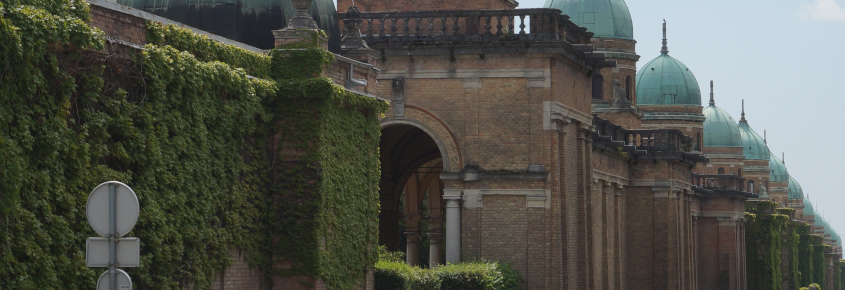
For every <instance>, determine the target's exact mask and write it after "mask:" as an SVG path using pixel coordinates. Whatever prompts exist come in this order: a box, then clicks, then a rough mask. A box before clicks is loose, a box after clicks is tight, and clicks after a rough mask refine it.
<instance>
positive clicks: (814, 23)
mask: <svg viewBox="0 0 845 290" xmlns="http://www.w3.org/2000/svg"><path fill="white" fill-rule="evenodd" d="M517 1H518V2H519V3H520V5H519V7H518V8H538V7H543V5H544V4H545V2H546V1H545V0H521V1H520V0H517ZM626 2H627V4H628V9H629V10H630V12H631V18H632V19H633V22H634V39H636V40H637V53H638V54H639V55H640V56H641V58H640V61H639V62H638V67H642V66H644V65H645V64H646V63H648V62H649V61H650V60H652V59H654V58H655V57H657V56H658V55H659V53H660V47H661V39H662V23H663V19H666V21H667V23H668V29H667V30H668V42H669V51H670V52H669V55H671V56H673V57H674V58H676V59H678V60H680V61H681V62H683V63H684V64H686V66H687V67H689V69H690V70H691V71H692V72H693V73H694V74H695V77H696V79H697V80H698V83H699V87H700V88H701V93H702V97H703V99H702V104H704V105H707V102H708V100H709V87H710V85H709V82H710V80H713V81H714V82H715V100H716V105H717V106H719V107H720V108H722V109H723V110H725V111H727V112H728V113H730V114H731V116H733V117H734V119H735V120H737V121H739V118H740V112H741V107H742V105H741V103H742V100H743V99H744V100H745V112H746V119H747V120H748V124H749V125H750V126H751V128H752V129H754V130H755V131H756V132H757V133H758V134H759V135H761V136H763V135H764V133H763V131H764V130H765V131H766V134H765V135H766V137H767V141H768V145H769V149H770V150H771V151H772V152H773V153H774V154H775V155H777V156H779V157H780V156H781V153H785V156H786V158H785V162H786V167H787V170H788V171H789V174H790V175H791V176H792V177H794V178H795V179H796V180H798V182H799V183H800V184H801V186H802V188H803V189H804V194H805V196H809V199H810V200H811V201H812V202H813V205H814V207H815V208H816V211H818V212H820V213H821V214H822V215H823V216H824V217H825V219H827V221H828V223H830V225H831V226H832V227H833V228H834V229H835V230H836V232H837V233H839V235H840V236H842V235H845V209H842V208H840V206H842V205H843V203H845V192H843V191H842V190H840V188H839V187H838V180H839V178H843V179H845V175H843V174H842V173H843V171H845V170H843V168H845V132H840V131H839V129H838V128H845V118H843V116H845V73H843V69H845V0H778V1H764V0H742V1H736V0H709V1H678V0H628V1H626Z"/></svg>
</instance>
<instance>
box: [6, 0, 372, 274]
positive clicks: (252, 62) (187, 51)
mask: <svg viewBox="0 0 845 290" xmlns="http://www.w3.org/2000/svg"><path fill="white" fill-rule="evenodd" d="M88 17H89V16H88V6H87V3H86V2H85V1H83V0H59V1H56V0H49V1H47V0H29V1H27V0H0V82H1V83H2V84H3V85H2V86H0V102H2V103H3V104H4V105H3V106H0V130H2V131H3V134H0V193H2V195H0V233H3V234H2V235H0V262H2V263H0V289H7V288H8V289H57V288H63V289H75V288H90V287H91V286H92V285H94V282H95V281H94V279H95V278H96V277H97V275H98V274H99V273H98V272H100V271H99V269H96V270H95V269H89V268H87V267H85V253H84V243H85V239H86V238H87V237H89V236H94V235H95V234H94V233H93V231H92V230H90V229H89V227H88V225H87V222H86V221H85V216H84V205H85V203H86V200H87V196H88V193H89V192H90V190H91V189H93V187H94V186H96V185H97V184H99V183H101V182H103V181H106V180H120V181H123V182H125V183H127V184H128V185H130V186H131V187H132V188H133V189H134V190H135V192H136V193H137V194H138V197H139V201H140V203H141V208H142V214H141V216H140V218H139V221H138V223H137V225H136V226H135V228H134V229H133V231H132V232H130V233H129V234H128V235H129V236H136V237H141V241H142V257H141V263H142V267H140V268H131V269H128V272H129V273H130V275H131V276H132V277H133V281H134V282H135V283H136V287H138V288H143V289H173V288H185V287H189V286H190V287H195V288H198V289H204V288H208V287H209V286H210V283H211V281H212V280H213V279H214V278H215V275H216V274H217V273H220V272H221V271H222V270H224V269H225V268H226V266H227V265H229V264H230V262H231V261H230V256H229V252H230V250H232V249H243V250H246V251H247V252H248V253H249V254H250V255H249V261H250V264H251V265H253V266H256V265H257V266H259V267H261V268H262V269H264V270H265V273H266V274H274V273H281V272H284V271H282V270H281V269H280V268H279V267H277V264H276V262H278V261H284V262H292V263H293V265H297V266H302V267H300V268H297V271H299V272H297V273H290V272H289V273H287V274H305V275H310V276H313V277H318V278H321V279H323V280H324V281H325V282H326V284H327V285H328V286H329V288H332V289H349V288H351V287H353V285H354V284H355V283H356V282H360V281H361V278H362V277H363V273H364V272H365V271H366V270H367V268H368V266H369V265H372V264H373V263H374V262H375V259H376V252H375V250H374V248H373V247H374V245H376V244H377V240H376V239H377V228H378V221H377V216H378V188H377V184H378V179H379V161H378V158H379V153H378V149H377V148H378V140H379V137H380V136H379V132H380V130H379V129H380V128H379V124H378V121H377V118H376V116H377V115H379V114H381V113H382V112H384V110H386V107H387V105H386V104H385V103H384V102H381V101H377V100H375V99H371V98H367V97H364V96H360V95H357V94H354V93H351V92H349V91H346V90H344V89H343V88H341V87H338V86H336V85H334V84H333V83H332V82H331V80H329V79H326V78H320V77H316V78H306V77H313V76H314V75H313V74H312V73H310V72H312V71H311V70H307V69H306V70H304V71H303V70H302V68H303V66H310V65H317V67H318V69H315V70H314V71H315V72H316V71H318V70H319V71H321V70H324V69H325V68H326V67H327V65H328V62H329V61H331V60H332V59H333V55H331V54H330V53H328V52H326V51H320V50H317V49H315V48H306V49H303V48H297V49H298V50H296V51H302V52H303V53H300V52H293V51H292V50H291V51H288V52H287V53H280V54H279V55H287V57H291V56H293V57H296V58H297V59H298V60H299V61H298V62H288V64H290V65H292V66H294V67H295V68H297V69H299V72H300V73H301V75H296V74H293V73H290V72H292V71H293V70H292V69H291V68H289V67H286V66H278V65H277V66H275V68H276V69H279V70H285V71H286V72H283V73H275V74H273V73H271V71H270V70H271V67H273V66H272V64H273V63H272V62H271V57H270V56H268V55H264V54H256V53H253V52H249V51H246V50H243V49H240V48H237V47H234V46H231V45H223V44H219V43H216V42H213V41H211V40H209V39H208V38H206V37H204V36H198V35H195V34H193V33H190V32H188V31H187V30H183V29H179V28H176V27H173V26H167V25H161V24H158V23H155V22H149V23H148V31H149V35H148V37H149V39H150V42H151V44H149V45H147V46H146V47H145V50H144V51H143V52H142V53H139V54H138V55H137V56H136V57H135V58H134V59H133V61H125V62H118V61H115V59H118V58H111V59H110V58H108V57H107V56H106V55H104V54H102V53H103V52H106V50H105V49H104V41H103V34H102V32H100V31H99V30H97V29H93V28H91V27H89V26H88V25H87V24H86V22H87V21H89V18H88ZM275 59H276V60H286V58H285V57H281V58H280V57H276V58H275ZM129 72H134V73H137V74H138V75H139V77H138V78H135V79H133V78H121V77H120V75H121V74H127V73H129ZM303 72H308V73H303ZM248 74H249V75H248ZM271 75H273V76H276V77H277V79H276V80H270V79H269V77H270V76H271ZM280 76H285V78H281V79H279V78H278V77H280ZM301 76H306V77H301ZM256 77H257V78H256ZM276 81H279V82H278V84H277V82H276ZM280 84H281V85H280ZM280 129H281V130H283V131H284V132H282V133H280V134H281V136H283V137H282V138H279V139H276V138H275V133H276V132H277V131H278V130H280ZM277 140H281V141H283V142H287V143H284V144H279V146H278V147H276V148H277V149H278V151H272V150H270V148H272V147H269V146H267V145H268V144H272V143H273V142H274V141H277ZM291 144H293V145H291ZM291 148H293V151H289V150H287V149H291ZM288 173H290V174H288ZM280 176H281V178H280ZM287 201H292V202H293V203H285V202H287ZM267 204H271V205H270V206H267ZM276 217H282V219H279V220H277V219H275V218H276ZM283 225H290V227H285V226H283ZM277 246H278V247H277ZM290 249H293V250H296V251H297V252H296V253H291V252H288V251H287V250H290ZM268 257H271V258H268Z"/></svg>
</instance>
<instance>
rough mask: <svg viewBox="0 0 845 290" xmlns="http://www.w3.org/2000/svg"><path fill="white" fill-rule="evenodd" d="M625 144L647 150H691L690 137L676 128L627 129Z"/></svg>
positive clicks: (692, 145)
mask: <svg viewBox="0 0 845 290" xmlns="http://www.w3.org/2000/svg"><path fill="white" fill-rule="evenodd" d="M625 141H626V143H627V144H630V145H634V146H637V149H644V150H648V151H672V152H693V151H694V150H693V149H694V143H695V142H693V140H692V137H689V136H686V135H684V134H683V133H681V131H677V130H628V135H627V136H626V138H625Z"/></svg>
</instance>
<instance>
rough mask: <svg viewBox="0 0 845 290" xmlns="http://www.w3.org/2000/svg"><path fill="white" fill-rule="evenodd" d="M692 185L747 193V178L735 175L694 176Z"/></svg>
mask: <svg viewBox="0 0 845 290" xmlns="http://www.w3.org/2000/svg"><path fill="white" fill-rule="evenodd" d="M692 185H694V186H698V187H701V188H706V189H710V190H718V191H726V190H730V191H741V192H746V191H745V178H742V177H739V176H736V175H733V174H695V173H693V174H692Z"/></svg>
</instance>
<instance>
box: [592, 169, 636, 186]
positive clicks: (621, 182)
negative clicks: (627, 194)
mask: <svg viewBox="0 0 845 290" xmlns="http://www.w3.org/2000/svg"><path fill="white" fill-rule="evenodd" d="M593 179H594V180H607V181H610V182H612V183H614V184H616V186H617V187H619V188H622V187H623V186H626V185H628V184H629V182H630V180H628V179H627V178H624V177H622V176H618V175H613V174H610V173H607V172H604V171H600V170H596V169H593ZM596 182H598V181H596Z"/></svg>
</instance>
